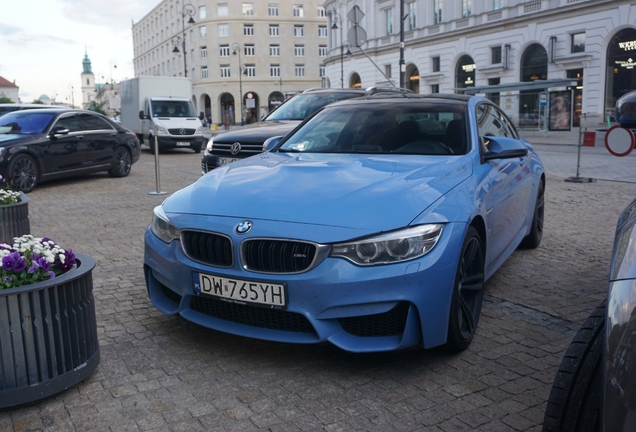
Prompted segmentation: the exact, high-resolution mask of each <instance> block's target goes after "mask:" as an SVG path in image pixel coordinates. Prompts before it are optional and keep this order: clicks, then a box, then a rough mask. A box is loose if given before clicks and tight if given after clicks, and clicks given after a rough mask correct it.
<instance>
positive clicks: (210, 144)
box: [205, 137, 214, 153]
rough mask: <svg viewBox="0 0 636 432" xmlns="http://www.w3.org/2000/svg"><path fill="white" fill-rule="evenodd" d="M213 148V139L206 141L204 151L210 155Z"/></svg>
mask: <svg viewBox="0 0 636 432" xmlns="http://www.w3.org/2000/svg"><path fill="white" fill-rule="evenodd" d="M213 148H214V137H212V138H210V139H209V140H208V143H207V145H206V146H205V150H206V151H207V152H208V153H212V149H213Z"/></svg>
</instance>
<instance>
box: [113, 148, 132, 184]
mask: <svg viewBox="0 0 636 432" xmlns="http://www.w3.org/2000/svg"><path fill="white" fill-rule="evenodd" d="M131 166H132V154H131V153H130V150H128V149H127V148H126V147H124V146H121V145H120V146H118V147H117V148H116V149H115V153H114V154H113V167H112V168H111V169H109V170H108V174H109V175H110V176H111V177H126V176H127V175H128V174H130V167H131Z"/></svg>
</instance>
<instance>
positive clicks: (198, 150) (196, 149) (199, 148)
mask: <svg viewBox="0 0 636 432" xmlns="http://www.w3.org/2000/svg"><path fill="white" fill-rule="evenodd" d="M192 150H194V152H195V153H201V146H197V147H192Z"/></svg>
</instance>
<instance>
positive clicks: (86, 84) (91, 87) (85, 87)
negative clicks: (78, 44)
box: [81, 52, 95, 109]
mask: <svg viewBox="0 0 636 432" xmlns="http://www.w3.org/2000/svg"><path fill="white" fill-rule="evenodd" d="M82 67H83V70H82V75H81V77H82V108H83V109H87V108H88V107H89V106H90V104H91V102H92V101H94V100H95V75H94V74H93V69H92V68H91V60H90V59H89V58H88V53H87V52H84V60H82Z"/></svg>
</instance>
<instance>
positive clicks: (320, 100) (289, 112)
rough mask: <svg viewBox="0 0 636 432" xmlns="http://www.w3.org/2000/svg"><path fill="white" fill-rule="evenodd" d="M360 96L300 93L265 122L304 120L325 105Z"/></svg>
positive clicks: (354, 94) (344, 93) (348, 93)
mask: <svg viewBox="0 0 636 432" xmlns="http://www.w3.org/2000/svg"><path fill="white" fill-rule="evenodd" d="M360 96H362V94H361V93H360V92H316V93H311V92H310V93H301V94H299V95H296V96H294V97H293V98H291V99H290V100H288V101H287V102H285V103H284V104H282V105H281V106H280V107H279V108H278V109H276V111H274V112H272V113H271V114H270V115H269V116H267V118H266V119H265V120H277V121H278V120H305V119H306V118H307V117H309V116H310V115H312V114H313V113H315V112H316V111H318V110H319V109H320V108H322V107H324V106H325V105H329V104H330V103H333V102H338V101H341V100H345V99H351V98H355V97H360Z"/></svg>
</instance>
